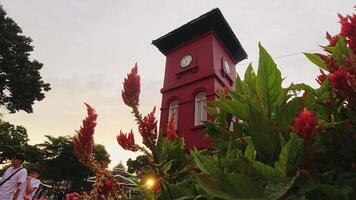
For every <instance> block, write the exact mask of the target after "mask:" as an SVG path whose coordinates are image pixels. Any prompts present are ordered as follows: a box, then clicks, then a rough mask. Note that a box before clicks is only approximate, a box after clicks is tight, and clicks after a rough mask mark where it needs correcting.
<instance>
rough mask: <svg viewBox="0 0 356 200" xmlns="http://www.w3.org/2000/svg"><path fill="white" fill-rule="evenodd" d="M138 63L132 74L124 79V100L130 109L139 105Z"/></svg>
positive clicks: (122, 93)
mask: <svg viewBox="0 0 356 200" xmlns="http://www.w3.org/2000/svg"><path fill="white" fill-rule="evenodd" d="M137 68H138V67H137V63H136V64H135V66H134V67H133V68H132V69H131V72H130V73H129V74H127V78H125V79H124V89H123V90H122V91H121V96H122V99H123V100H124V103H125V104H126V105H128V106H129V107H132V108H135V107H137V106H138V105H139V97H140V76H139V75H138V70H137Z"/></svg>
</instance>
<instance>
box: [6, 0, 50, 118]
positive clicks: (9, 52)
mask: <svg viewBox="0 0 356 200" xmlns="http://www.w3.org/2000/svg"><path fill="white" fill-rule="evenodd" d="M31 42H32V40H31V38H29V37H27V36H25V35H23V34H22V30H21V28H20V27H19V26H18V25H17V24H16V22H15V21H14V20H13V19H11V18H9V17H7V16H6V12H5V11H4V9H3V7H2V6H1V4H0V47H1V48H0V105H2V106H5V108H7V109H8V110H9V111H10V112H11V113H15V112H17V111H19V110H23V111H26V112H28V113H31V112H32V105H33V103H34V102H35V101H41V100H43V98H44V97H45V94H44V92H45V91H49V90H50V85H49V84H48V83H45V82H44V81H43V80H42V77H41V75H40V69H41V68H42V67H43V64H42V63H40V62H38V61H37V60H30V53H31V52H32V51H33V47H32V46H31Z"/></svg>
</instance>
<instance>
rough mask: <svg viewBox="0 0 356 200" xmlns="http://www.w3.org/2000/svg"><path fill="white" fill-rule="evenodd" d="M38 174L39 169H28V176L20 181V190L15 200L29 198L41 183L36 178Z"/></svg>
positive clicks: (27, 199) (29, 199)
mask: <svg viewBox="0 0 356 200" xmlns="http://www.w3.org/2000/svg"><path fill="white" fill-rule="evenodd" d="M39 175H40V170H38V169H35V168H33V169H30V170H29V171H28V176H27V178H26V181H25V182H23V183H21V185H20V192H19V195H18V196H17V200H31V199H32V198H33V196H34V194H35V192H36V190H37V189H38V187H39V186H40V184H41V181H40V180H38V177H39Z"/></svg>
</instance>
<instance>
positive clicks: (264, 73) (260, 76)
mask: <svg viewBox="0 0 356 200" xmlns="http://www.w3.org/2000/svg"><path fill="white" fill-rule="evenodd" d="M258 46H259V48H260V59H259V62H258V63H259V66H258V72H257V78H256V90H257V96H256V98H260V99H261V100H262V108H263V111H264V113H265V114H266V115H267V116H268V117H271V115H272V113H273V112H274V111H275V109H276V108H277V107H278V106H279V105H280V104H281V103H282V101H283V90H282V77H281V72H280V71H279V70H278V69H277V65H276V64H275V63H274V61H273V59H272V57H271V56H270V55H269V54H268V52H267V51H266V50H265V49H264V48H263V47H262V45H261V44H258Z"/></svg>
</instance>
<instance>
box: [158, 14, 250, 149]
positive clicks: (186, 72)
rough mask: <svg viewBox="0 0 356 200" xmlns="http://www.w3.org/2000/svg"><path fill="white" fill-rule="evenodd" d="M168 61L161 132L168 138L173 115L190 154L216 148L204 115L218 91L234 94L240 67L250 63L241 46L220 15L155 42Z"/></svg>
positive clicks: (208, 16)
mask: <svg viewBox="0 0 356 200" xmlns="http://www.w3.org/2000/svg"><path fill="white" fill-rule="evenodd" d="M152 44H153V45H155V46H156V47H157V48H158V49H159V50H160V51H161V52H162V53H163V54H164V55H165V56H166V68H165V75H164V83H163V88H162V89H161V93H162V105H161V119H160V130H163V132H165V130H166V128H167V124H168V121H169V119H170V117H171V116H173V114H174V119H175V127H176V129H177V133H178V135H179V136H180V137H183V138H184V139H185V144H186V148H187V149H191V148H193V147H196V148H198V149H201V148H206V147H209V146H211V144H212V142H211V140H209V139H208V138H205V137H204V135H203V133H202V129H203V128H204V126H203V123H202V121H205V120H209V119H212V117H211V116H209V115H207V112H206V110H205V107H206V105H207V104H208V103H209V101H212V100H215V99H216V98H218V91H219V90H220V89H222V88H224V87H229V88H231V87H232V86H233V85H234V81H235V78H236V69H235V65H236V64H237V63H238V62H240V61H241V60H243V59H245V58H247V54H246V52H245V51H244V49H243V48H242V46H241V44H240V42H239V41H238V39H237V38H236V36H235V34H234V33H233V31H232V30H231V28H230V26H229V24H228V23H227V22H226V20H225V18H224V16H223V15H222V14H221V12H220V10H219V9H214V10H211V11H210V12H208V13H206V14H204V15H202V16H200V17H198V18H197V19H194V20H192V21H190V22H188V23H187V24H185V25H183V26H181V27H179V28H177V29H175V30H173V31H171V32H170V33H168V34H166V35H164V36H162V37H160V38H158V39H156V40H154V41H153V42H152Z"/></svg>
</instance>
